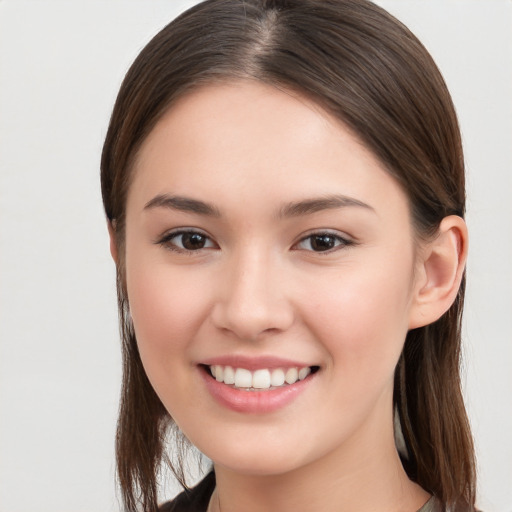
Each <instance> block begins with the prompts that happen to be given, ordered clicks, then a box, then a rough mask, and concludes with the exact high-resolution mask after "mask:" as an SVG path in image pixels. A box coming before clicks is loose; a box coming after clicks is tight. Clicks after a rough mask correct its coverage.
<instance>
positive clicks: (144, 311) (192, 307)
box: [127, 259, 208, 370]
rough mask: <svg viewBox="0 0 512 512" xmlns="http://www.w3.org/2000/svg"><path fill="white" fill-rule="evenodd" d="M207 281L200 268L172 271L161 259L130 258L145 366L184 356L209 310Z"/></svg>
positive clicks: (132, 295)
mask: <svg viewBox="0 0 512 512" xmlns="http://www.w3.org/2000/svg"><path fill="white" fill-rule="evenodd" d="M204 284H205V283H204V279H202V278H201V277H200V276H199V275H198V273H197V272H196V273H195V274H193V273H187V272H186V271H184V272H180V271H175V272H171V271H170V268H169V266H168V265H165V264H159V263H158V262H142V264H140V263H139V262H138V261H137V260H136V259H134V260H132V261H129V262H127V290H128V299H129V303H130V312H131V315H132V319H133V324H134V328H135V333H136V336H137V342H138V346H139V350H140V353H141V357H142V359H143V362H144V365H145V366H148V365H150V364H151V363H152V361H154V362H155V363H156V364H157V365H159V366H161V365H162V363H164V364H165V363H166V362H168V361H169V362H172V361H173V360H176V358H180V357H181V356H182V354H183V349H184V347H186V346H187V344H188V343H189V342H190V340H191V339H193V337H194V333H195V332H196V331H197V330H198V329H199V327H200V325H201V324H202V322H203V320H204V317H205V315H206V314H207V310H208V307H207V305H206V302H207V298H206V294H205V293H204V291H205V290H204ZM148 370H150V369H149V368H148Z"/></svg>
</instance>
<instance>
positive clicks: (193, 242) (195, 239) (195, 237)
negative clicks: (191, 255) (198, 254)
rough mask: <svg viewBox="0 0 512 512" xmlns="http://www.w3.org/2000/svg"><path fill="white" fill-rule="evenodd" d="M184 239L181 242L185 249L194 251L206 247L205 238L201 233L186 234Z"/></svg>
mask: <svg viewBox="0 0 512 512" xmlns="http://www.w3.org/2000/svg"><path fill="white" fill-rule="evenodd" d="M182 237H183V238H182V239H181V241H182V243H183V247H185V249H188V250H190V251H193V250H195V249H202V248H203V247H204V244H205V237H204V236H203V235H200V234H199V233H185V234H184V235H182Z"/></svg>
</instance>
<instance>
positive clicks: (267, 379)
mask: <svg viewBox="0 0 512 512" xmlns="http://www.w3.org/2000/svg"><path fill="white" fill-rule="evenodd" d="M210 372H211V374H212V376H213V377H214V378H215V379H216V380H217V381H218V382H223V383H224V384H228V385H232V386H234V387H235V388H243V389H253V390H254V389H270V388H277V387H281V386H283V385H287V384H288V385H289V384H295V383H296V382H297V381H299V380H304V379H305V378H306V377H307V376H308V375H309V374H310V373H311V368H310V367H309V366H305V367H303V368H296V367H292V368H286V369H283V368H275V369H273V370H270V369H267V368H261V369H259V370H255V371H254V372H251V371H249V370H246V369H245V368H233V367H232V366H221V365H213V366H210Z"/></svg>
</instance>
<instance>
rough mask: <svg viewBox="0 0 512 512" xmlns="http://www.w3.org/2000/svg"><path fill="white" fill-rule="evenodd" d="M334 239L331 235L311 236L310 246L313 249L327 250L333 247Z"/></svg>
mask: <svg viewBox="0 0 512 512" xmlns="http://www.w3.org/2000/svg"><path fill="white" fill-rule="evenodd" d="M334 243H335V239H334V237H333V236H331V235H317V236H314V237H313V240H312V241H311V246H312V247H313V249H314V250H315V251H328V250H329V249H332V248H333V247H334Z"/></svg>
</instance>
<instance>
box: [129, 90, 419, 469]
mask: <svg viewBox="0 0 512 512" xmlns="http://www.w3.org/2000/svg"><path fill="white" fill-rule="evenodd" d="M123 257H124V258H125V264H126V267H125V268H126V285H127V291H128V298H129V303H130V311H131V315H132V319H133V323H134V328H135V332H136V336H137V340H138V344H139V350H140V355H141V358H142V361H143V364H144V367H145V370H146V372H147V374H148V377H149V379H150V381H151V383H152V385H153V387H154V389H155V391H156V392H157V394H158V396H159V397H160V399H161V400H162V402H163V403H164V405H165V407H166V408H167V409H168V411H169V413H170V414H171V416H172V417H173V418H174V420H175V421H176V423H177V424H178V425H179V427H180V428H181V429H182V431H183V432H184V434H185V435H186V436H187V437H188V438H189V439H190V441H191V442H192V443H193V444H195V445H196V446H197V447H198V448H199V449H200V450H201V451H202V452H203V453H205V454H206V455H207V456H208V457H210V458H211V459H212V460H213V461H214V463H216V464H217V465H219V466H222V467H225V468H229V469H231V470H233V471H238V472H245V473H254V474H282V473H286V472H288V471H293V470H297V469H299V468H303V467H306V466H307V465H311V464H315V463H321V462H325V461H328V460H337V461H338V462H339V460H349V459H350V457H352V456H353V457H354V458H357V459H358V460H361V455H362V454H363V458H364V453H367V454H368V456H372V457H373V456H375V453H378V452H379V450H382V446H383V444H385V443H384V439H386V440H389V439H390V438H392V390H393V373H394V369H395V365H396V363H397V361H398V358H399V355H400V352H401V350H402V346H403V343H404V340H405V336H406V333H407V330H408V328H409V323H410V318H411V312H412V310H413V308H414V306H413V303H414V301H413V296H414V290H415V286H416V284H415V280H414V275H415V272H414V267H415V247H414V242H413V233H412V227H411V221H410V215H409V208H408V202H407V198H406V196H405V194H404V193H403V191H402V190H401V189H400V187H399V186H398V185H397V183H396V182H395V181H394V179H393V178H392V177H391V176H390V175H389V174H388V173H387V172H386V171H385V170H384V169H383V166H382V165H381V164H380V163H379V161H378V160H377V159H376V158H375V157H374V156H372V154H371V153H370V152H369V151H368V150H367V149H366V148H365V147H364V145H362V143H361V142H360V141H359V140H358V139H357V138H356V137H355V136H354V135H352V134H351V132H350V131H349V130H348V129H347V128H346V127H345V126H344V125H342V124H340V123H339V121H336V120H335V119H333V118H332V117H330V116H329V115H328V114H327V113H325V112H323V111H322V110H321V109H320V108H319V107H318V106H316V105H315V104H314V103H312V102H311V101H309V100H307V99H305V98H303V97H300V96H298V95H297V94H294V93H291V92H290V93H287V92H283V91H280V90H277V89H275V88H272V87H270V86H267V85H263V84H260V83H256V82H249V81H247V82H237V83H232V84H223V85H215V86H207V87H205V88H203V89H199V90H198V91H195V92H193V93H191V94H190V95H188V96H186V97H184V98H182V99H181V100H180V101H179V102H178V103H177V104H176V105H175V106H173V107H172V108H171V109H170V110H169V111H168V112H167V113H166V115H165V116H164V117H163V118H162V119H161V121H160V122H159V123H158V124H157V126H156V127H155V128H154V130H153V131H152V132H151V134H150V135H149V137H148V138H147V139H146V141H145V143H144V144H143V146H142V148H141V151H140V153H139V155H138V158H137V161H136V164H135V167H134V176H133V181H132V184H131V187H130V191H129V194H128V199H127V212H126V245H125V254H124V255H123ZM305 440H307V442H305Z"/></svg>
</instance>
